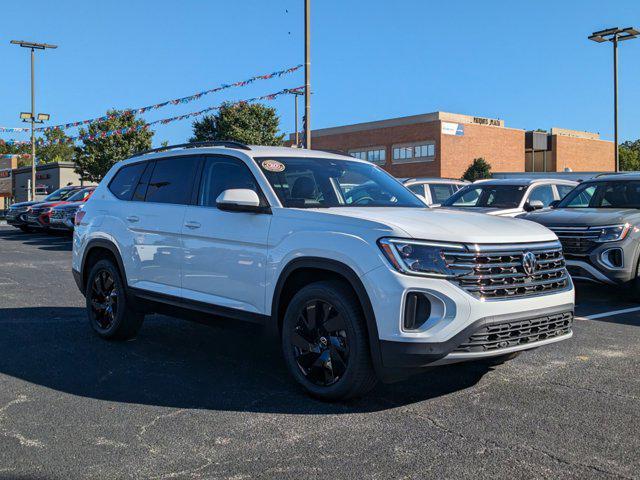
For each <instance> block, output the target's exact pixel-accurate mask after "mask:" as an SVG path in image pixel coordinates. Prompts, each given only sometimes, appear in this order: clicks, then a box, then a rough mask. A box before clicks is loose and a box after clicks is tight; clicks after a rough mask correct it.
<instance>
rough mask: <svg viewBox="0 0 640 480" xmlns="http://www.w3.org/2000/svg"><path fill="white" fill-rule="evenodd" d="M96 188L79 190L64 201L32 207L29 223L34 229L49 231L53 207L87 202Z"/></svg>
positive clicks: (29, 211) (29, 210) (28, 212)
mask: <svg viewBox="0 0 640 480" xmlns="http://www.w3.org/2000/svg"><path fill="white" fill-rule="evenodd" d="M95 188H96V187H86V188H79V189H78V191H77V192H76V193H74V194H73V195H71V196H69V197H67V198H66V199H65V200H63V201H56V202H44V203H37V204H36V205H32V206H31V207H29V209H28V210H27V223H28V226H29V227H32V228H43V229H48V228H49V224H50V220H51V212H52V211H53V207H56V206H58V205H64V204H67V203H73V202H86V201H87V200H88V199H89V197H90V196H91V194H92V193H93V191H94V190H95Z"/></svg>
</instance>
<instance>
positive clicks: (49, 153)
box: [36, 129, 75, 163]
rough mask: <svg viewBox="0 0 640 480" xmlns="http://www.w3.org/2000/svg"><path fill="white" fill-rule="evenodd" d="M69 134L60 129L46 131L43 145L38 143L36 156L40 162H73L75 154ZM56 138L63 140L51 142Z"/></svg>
mask: <svg viewBox="0 0 640 480" xmlns="http://www.w3.org/2000/svg"><path fill="white" fill-rule="evenodd" d="M68 138H69V137H67V135H66V134H65V133H64V132H63V131H62V130H59V129H55V130H48V131H46V132H45V133H44V141H45V142H46V144H45V145H43V146H38V145H37V144H36V158H37V159H38V163H51V162H71V161H73V156H74V154H75V148H74V146H73V143H70V142H69V141H68ZM54 140H62V142H60V143H55V144H54V143H50V142H53V141H54Z"/></svg>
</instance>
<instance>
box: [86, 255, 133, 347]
mask: <svg viewBox="0 0 640 480" xmlns="http://www.w3.org/2000/svg"><path fill="white" fill-rule="evenodd" d="M85 296H86V301H87V314H88V316H89V321H90V322H91V327H92V328H93V330H94V331H95V332H96V333H97V334H98V335H100V336H101V337H103V338H108V339H113V340H128V339H130V338H133V337H135V336H136V335H137V333H138V331H139V330H140V327H141V326H142V322H143V321H144V314H143V313H141V312H138V311H136V310H135V309H134V308H132V307H131V306H130V305H129V301H128V299H127V296H126V291H125V288H124V282H123V281H122V276H121V275H120V271H119V270H118V267H117V266H116V265H114V264H113V262H112V261H111V260H108V259H103V260H99V261H98V262H97V263H96V264H95V265H94V266H93V268H92V269H91V272H90V273H89V278H88V280H87V285H86V289H85Z"/></svg>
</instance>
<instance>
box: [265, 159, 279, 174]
mask: <svg viewBox="0 0 640 480" xmlns="http://www.w3.org/2000/svg"><path fill="white" fill-rule="evenodd" d="M262 168H264V169H265V170H266V171H267V172H283V171H284V163H281V162H278V161H276V160H265V161H263V162H262Z"/></svg>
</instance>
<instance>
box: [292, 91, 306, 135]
mask: <svg viewBox="0 0 640 480" xmlns="http://www.w3.org/2000/svg"><path fill="white" fill-rule="evenodd" d="M290 93H291V94H292V95H293V98H294V116H295V130H294V131H295V132H296V133H295V146H296V147H300V128H298V118H299V116H300V115H299V113H298V97H299V96H300V95H304V92H301V91H300V90H291V91H290Z"/></svg>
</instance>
